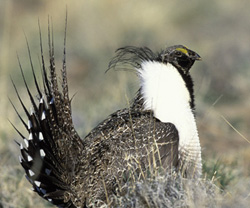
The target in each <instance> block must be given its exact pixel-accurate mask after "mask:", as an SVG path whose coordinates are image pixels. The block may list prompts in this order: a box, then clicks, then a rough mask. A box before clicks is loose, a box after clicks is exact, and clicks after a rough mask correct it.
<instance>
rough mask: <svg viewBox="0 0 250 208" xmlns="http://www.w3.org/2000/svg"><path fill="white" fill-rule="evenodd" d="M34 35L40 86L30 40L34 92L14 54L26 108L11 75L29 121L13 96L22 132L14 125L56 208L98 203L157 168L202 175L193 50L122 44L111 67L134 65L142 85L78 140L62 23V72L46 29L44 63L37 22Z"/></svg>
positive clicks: (33, 176) (32, 172)
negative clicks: (157, 49)
mask: <svg viewBox="0 0 250 208" xmlns="http://www.w3.org/2000/svg"><path fill="white" fill-rule="evenodd" d="M39 32H40V52H41V63H42V64H41V65H42V67H41V68H42V69H41V71H42V80H43V81H42V86H40V85H39V82H38V79H37V76H36V72H35V69H34V68H35V67H34V65H33V63H32V57H31V51H30V48H29V44H28V42H27V48H28V54H29V60H30V65H31V71H32V76H33V80H34V85H35V87H36V90H37V95H35V96H33V95H32V93H31V91H30V89H29V86H28V84H27V81H26V78H25V75H24V72H23V68H22V65H21V63H20V60H19V58H18V62H19V67H20V70H21V75H22V78H23V81H24V85H25V87H26V90H27V94H28V95H27V96H28V97H29V100H30V102H31V110H30V111H29V110H28V108H27V107H26V106H25V104H24V102H23V97H21V95H20V94H19V92H18V89H17V86H16V85H15V83H14V81H13V80H12V83H13V86H14V89H15V92H16V94H17V97H18V99H19V101H20V104H21V106H22V108H23V110H24V113H25V115H26V117H27V121H26V120H25V119H24V118H23V117H22V116H21V114H20V113H19V112H18V110H17V107H16V105H14V103H13V102H12V101H11V100H10V102H11V104H12V106H13V108H14V110H15V111H16V113H17V115H18V117H19V119H20V121H21V123H22V124H23V125H24V127H25V129H26V132H27V133H26V134H24V133H22V132H21V131H20V130H18V129H17V128H16V127H15V126H14V125H13V124H12V125H13V127H14V128H15V130H16V131H17V132H18V134H19V135H20V137H21V138H22V141H21V142H17V143H18V145H19V147H20V156H19V161H20V164H21V165H22V167H23V169H24V170H25V173H26V178H27V180H28V181H29V182H30V183H31V184H32V187H33V190H34V192H36V193H37V194H38V195H40V196H41V197H42V198H44V199H45V200H47V201H49V202H51V203H52V204H54V205H56V206H58V207H68V208H76V207H91V206H93V205H95V204H96V203H99V202H103V203H111V202H110V198H109V196H111V195H114V194H122V193H123V192H124V191H126V189H125V188H124V187H125V184H126V183H128V182H131V181H133V180H141V179H145V178H146V177H147V175H148V174H150V173H152V172H153V171H155V170H159V171H160V169H163V170H164V171H166V172H167V171H172V172H175V173H180V174H182V175H183V177H186V178H200V177H201V174H202V160H201V147H200V142H199V135H198V130H197V125H196V121H195V100H194V89H193V80H192V78H191V75H190V69H191V68H192V66H193V64H194V62H195V61H198V60H201V57H200V56H199V55H198V53H196V52H194V51H192V50H191V49H189V48H187V47H186V46H183V45H174V46H170V47H167V48H165V49H164V50H161V51H160V52H156V53H155V52H153V51H152V50H151V49H149V48H148V47H136V46H126V47H122V48H119V49H118V50H117V51H116V55H115V56H114V57H113V58H112V59H111V61H110V63H109V65H108V70H110V69H113V68H121V69H122V68H126V67H129V68H131V69H132V70H133V71H134V72H135V74H136V75H137V76H138V79H139V81H140V84H139V85H140V86H139V89H138V91H137V93H136V95H135V97H134V98H133V99H132V101H131V104H130V105H129V106H128V107H127V108H124V109H120V110H117V111H116V112H114V113H112V114H111V115H109V116H108V117H107V118H106V119H105V120H104V121H102V122H100V123H99V124H98V125H97V126H96V127H95V128H94V129H93V130H92V131H90V132H89V134H87V135H86V136H85V137H84V138H81V137H80V136H79V135H78V133H77V131H76V129H75V127H74V124H73V120H72V109H71V98H70V96H69V92H68V88H69V86H68V82H67V69H66V26H65V35H64V36H65V37H64V49H63V61H62V68H61V77H60V76H59V75H57V73H56V64H55V58H54V57H55V54H54V42H53V35H52V34H53V33H52V34H51V29H50V26H49V29H48V39H49V40H48V43H49V44H48V45H49V46H48V47H49V61H48V62H49V66H48V67H46V64H45V63H46V61H45V56H44V52H43V42H42V35H41V29H40V25H39ZM26 41H27V40H26ZM47 68H48V70H47ZM59 80H60V82H59ZM59 83H61V84H59ZM60 85H61V86H60Z"/></svg>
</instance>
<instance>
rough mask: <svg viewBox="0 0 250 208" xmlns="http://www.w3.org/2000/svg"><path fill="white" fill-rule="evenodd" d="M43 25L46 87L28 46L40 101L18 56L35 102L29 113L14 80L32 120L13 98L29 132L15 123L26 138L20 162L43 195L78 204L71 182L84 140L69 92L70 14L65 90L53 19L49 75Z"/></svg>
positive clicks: (63, 203) (55, 201)
mask: <svg viewBox="0 0 250 208" xmlns="http://www.w3.org/2000/svg"><path fill="white" fill-rule="evenodd" d="M38 25H39V34H40V47H41V62H42V76H43V89H41V88H40V87H39V85H38V81H37V78H36V74H35V70H34V67H33V63H32V58H31V52H30V48H29V44H28V41H27V38H26V41H27V49H28V54H29V60H30V65H31V70H32V75H33V79H34V83H35V86H36V90H37V93H38V101H37V100H36V99H34V98H33V96H32V93H31V92H30V90H29V87H28V85H27V82H26V79H25V76H24V73H23V69H22V65H21V63H20V60H19V57H18V63H19V67H20V71H21V74H22V77H23V81H24V84H25V87H26V90H27V93H28V96H29V98H30V102H31V104H32V110H31V112H30V113H29V112H28V110H27V108H26V106H25V105H24V103H23V101H22V98H21V96H20V95H19V93H18V90H17V87H16V85H15V84H14V82H13V81H12V83H13V86H14V89H15V91H16V94H17V97H18V99H19V101H20V103H21V105H22V108H23V110H24V112H25V114H26V116H27V118H28V123H27V124H26V122H25V121H24V119H23V118H22V117H21V116H20V114H19V113H18V111H17V109H16V107H15V106H14V104H13V103H12V102H11V101H10V102H11V104H12V106H13V107H14V110H15V111H16V112H17V115H18V117H19V118H20V120H21V122H22V123H23V125H24V127H25V128H26V130H27V131H28V133H29V136H28V137H25V136H24V135H23V134H22V133H21V132H20V131H19V130H18V129H17V128H16V127H15V126H14V128H15V130H16V131H17V132H18V134H19V135H20V136H21V137H22V138H23V142H22V143H20V144H19V143H18V144H19V146H20V150H21V156H20V157H19V159H20V163H21V165H22V166H23V168H24V169H25V172H26V178H27V179H28V181H29V182H30V183H31V184H32V185H33V189H34V191H35V192H37V193H38V194H39V195H40V196H41V197H43V198H44V199H46V200H48V201H50V202H51V203H53V204H55V205H57V206H59V207H72V208H73V207H75V206H74V205H73V203H72V196H73V195H74V193H72V192H71V190H72V189H71V185H72V183H73V180H74V175H75V171H77V170H76V169H75V167H77V165H78V162H79V158H80V157H79V156H80V155H81V153H82V149H83V146H84V145H83V142H82V141H81V139H80V137H79V136H78V134H77V132H76V131H75V129H74V126H73V122H72V116H71V103H70V99H69V94H68V84H67V74H66V29H67V15H66V20H65V36H64V50H63V65H62V70H61V75H62V86H61V87H62V91H60V90H59V85H58V81H57V75H56V70H55V69H56V66H55V58H54V41H53V30H52V32H51V28H52V27H51V26H50V21H48V45H49V60H50V61H49V73H50V77H48V74H47V71H46V66H45V61H44V55H43V46H42V35H41V28H40V24H39V22H38Z"/></svg>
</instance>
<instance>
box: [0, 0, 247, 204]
mask: <svg viewBox="0 0 250 208" xmlns="http://www.w3.org/2000/svg"><path fill="white" fill-rule="evenodd" d="M66 5H67V8H68V16H69V18H68V33H67V39H68V40H67V66H68V75H69V85H70V93H71V95H73V94H74V93H76V96H75V98H74V100H73V103H72V105H73V106H72V108H73V116H74V122H75V125H76V128H77V130H78V132H79V134H80V135H83V136H84V135H85V134H86V133H87V132H88V131H89V130H90V129H91V128H93V127H94V126H95V125H96V124H97V123H98V122H99V121H101V120H102V119H104V118H105V117H106V116H107V115H108V114H110V113H112V112H113V111H114V110H116V109H118V108H121V107H124V106H126V105H127V100H128V99H127V97H128V98H129V99H130V98H131V97H132V96H133V94H134V93H135V91H136V88H137V82H136V77H135V76H134V75H133V74H131V73H127V72H123V71H119V72H114V71H110V72H109V73H107V74H104V71H105V70H106V69H107V65H108V62H109V60H110V58H111V57H112V56H113V54H114V50H115V49H116V48H118V47H120V46H124V45H137V46H148V47H150V48H152V49H153V50H158V49H160V48H164V47H165V46H169V45H172V44H184V45H186V46H188V47H190V48H191V49H193V50H195V51H197V52H199V54H200V55H201V56H202V58H203V61H202V62H199V63H196V64H195V66H194V67H193V69H192V74H193V78H194V81H195V86H196V89H195V92H196V104H197V123H198V128H199V133H200V138H201V143H202V147H203V160H204V163H205V164H204V178H206V180H203V181H201V182H195V183H194V182H192V181H189V182H187V183H191V185H189V187H190V191H184V192H183V190H180V192H178V194H180V195H181V196H180V198H178V197H177V198H176V199H177V200H176V203H179V205H180V206H183V205H189V206H191V207H194V206H196V205H197V204H192V203H193V202H194V201H197V200H196V198H192V199H195V200H193V201H192V200H191V201H189V202H187V201H186V202H185V203H186V204H185V203H184V202H183V199H185V200H186V199H188V198H182V196H183V195H185V194H187V193H191V194H193V190H195V189H197V188H199V189H198V190H199V193H200V194H201V195H199V197H198V198H199V199H200V201H202V200H203V201H205V204H202V205H207V204H206V200H208V201H207V202H208V204H209V206H210V207H216V206H219V207H220V206H222V207H247V206H248V205H249V204H250V144H249V140H250V138H249V135H250V128H249V126H250V113H249V112H250V94H249V89H250V82H249V80H250V59H249V57H250V47H249V45H250V39H249V34H250V22H249V21H248V20H249V18H250V15H249V11H248V8H249V7H250V2H249V1H247V0H245V1H241V2H240V3H239V2H237V1H233V0H229V1H226V2H225V1H221V2H218V1H215V0H211V1H206V2H205V1H204V2H203V1H194V0H191V1H188V2H184V1H179V0H177V1H171V2H170V1H169V2H168V1H159V2H157V3H156V2H154V1H152V2H151V1H142V0H138V1H130V0H128V1H122V2H120V3H118V2H117V1H113V0H105V1H98V0H93V1H81V3H80V1H77V0H72V1H66V0H54V1H49V0H47V1H46V0H44V1H31V0H22V1H17V0H16V1H15V0H13V1H8V0H3V1H1V2H0V46H1V47H0V97H1V99H0V106H1V107H0V119H1V120H0V167H1V168H0V207H13V208H14V207H20V208H23V207H26V208H28V207H38V208H39V207H49V206H50V205H49V204H47V203H46V202H44V201H43V200H42V199H40V198H39V197H38V196H36V195H35V194H34V193H32V191H31V190H30V185H29V184H28V182H27V181H26V180H25V177H24V173H23V171H22V169H21V166H20V165H19V163H18V154H19V152H18V151H19V150H18V147H17V145H15V142H14V140H19V141H20V138H18V135H17V134H16V133H15V131H14V129H13V128H12V127H11V125H10V124H9V122H8V119H9V120H11V121H12V122H13V123H14V124H15V125H16V126H17V127H18V128H20V129H22V127H21V124H20V122H19V121H18V118H17V116H16V114H15V113H14V110H13V109H12V107H11V105H10V103H9V101H8V97H10V98H11V99H12V100H13V102H14V103H18V102H17V99H16V97H15V95H14V90H13V88H12V86H11V83H10V79H9V75H11V76H12V78H13V79H14V80H15V82H16V84H17V86H18V88H19V90H20V93H21V95H22V96H23V97H24V99H25V98H26V99H28V96H26V94H25V90H24V88H23V87H24V85H23V83H22V82H21V78H20V72H19V70H18V63H17V59H16V51H17V52H18V54H19V56H20V59H21V62H22V64H23V68H24V71H25V74H26V75H27V78H28V79H29V77H31V76H30V66H29V63H28V56H27V50H26V43H25V35H24V33H25V34H26V36H27V38H28V40H29V43H30V46H31V50H32V55H33V60H34V64H35V67H36V68H37V71H38V72H39V70H40V66H39V59H38V58H37V57H38V54H39V41H38V26H37V20H38V18H40V23H41V26H42V31H43V37H44V45H45V44H46V31H47V28H46V27H47V17H48V14H49V15H51V17H52V18H53V23H54V26H53V27H54V36H55V42H56V54H57V58H58V69H59V68H60V67H61V65H60V64H61V63H60V62H61V58H62V43H63V29H64V18H65V10H66ZM96 83H98V84H96ZM29 84H30V86H31V88H32V87H33V86H32V82H31V80H30V81H29ZM25 103H26V104H27V105H29V104H28V103H29V102H28V100H25ZM18 109H21V107H20V106H18ZM178 180H182V179H176V180H170V181H172V183H173V187H174V186H175V183H176V181H178ZM158 181H159V182H160V184H161V185H162V186H157V187H155V185H154V184H155V183H157V182H158ZM210 181H212V182H210ZM181 182H183V181H181ZM166 183H169V177H167V176H166V177H164V178H162V176H161V177H159V178H155V181H153V182H152V180H151V179H149V180H148V181H146V182H145V183H143V184H142V183H140V182H138V184H136V186H132V187H131V192H129V194H130V196H127V197H130V198H131V197H134V196H135V195H136V194H134V193H137V194H138V193H139V194H140V195H143V196H144V197H147V194H142V190H143V191H145V190H148V193H161V192H162V190H164V187H165V186H164V184H166ZM184 183H185V182H184ZM199 183H201V184H199ZM213 183H214V184H215V185H216V186H217V187H219V188H220V190H219V191H218V190H217V188H214V186H213ZM203 193H205V194H204V195H202V194H203ZM195 194H197V193H194V195H195ZM130 198H126V197H125V198H123V199H117V200H120V201H122V200H123V201H124V202H128V201H129V200H127V199H130ZM156 198H157V197H156ZM137 199H138V198H137ZM182 202H183V203H184V204H181V203H182ZM209 202H211V203H209ZM151 205H152V204H151ZM172 205H173V204H172ZM180 206H179V207H180ZM124 207H125V206H124ZM156 207H160V206H158V205H157V206H156ZM175 207H178V206H177V205H176V204H175Z"/></svg>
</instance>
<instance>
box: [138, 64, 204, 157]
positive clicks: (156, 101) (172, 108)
mask: <svg viewBox="0 0 250 208" xmlns="http://www.w3.org/2000/svg"><path fill="white" fill-rule="evenodd" d="M141 66H142V69H139V70H138V71H139V76H140V78H141V88H142V96H143V98H144V101H145V102H144V109H145V110H152V111H153V112H154V116H155V117H156V118H157V119H159V120H160V121H162V122H170V123H173V124H174V125H175V127H176V128H177V130H178V133H179V149H180V150H182V149H183V150H190V151H191V152H192V150H194V151H195V152H198V155H197V154H190V155H189V154H188V155H189V159H191V160H197V159H198V160H201V159H200V142H199V136H198V132H197V127H196V122H195V118H194V114H193V112H192V109H191V108H190V104H189V103H190V99H191V98H190V94H189V91H188V89H187V87H186V85H185V82H184V80H183V78H182V77H181V75H180V74H179V72H178V71H177V70H176V69H175V67H174V66H173V65H171V64H164V63H159V62H152V61H146V62H143V63H142V65H141ZM190 151H188V152H190ZM191 152H190V153H191ZM197 157H198V158H197Z"/></svg>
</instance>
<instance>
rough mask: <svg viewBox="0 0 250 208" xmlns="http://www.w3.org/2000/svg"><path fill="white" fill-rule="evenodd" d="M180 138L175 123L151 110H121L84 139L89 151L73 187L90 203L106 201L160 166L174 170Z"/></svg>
mask: <svg viewBox="0 0 250 208" xmlns="http://www.w3.org/2000/svg"><path fill="white" fill-rule="evenodd" d="M178 142H179V137H178V132H177V130H176V128H175V126H174V125H173V124H171V123H162V122H160V121H159V120H157V119H155V118H154V117H153V116H152V113H151V112H135V111H134V112H133V111H132V112H130V111H129V110H128V109H124V110H120V111H117V112H116V113H114V114H112V115H110V116H109V117H108V118H107V119H106V120H104V121H103V122H102V123H100V124H99V125H98V126H97V127H96V128H95V129H93V130H92V131H91V132H90V133H89V134H88V135H87V136H86V138H85V139H84V144H85V146H86V149H85V151H86V152H84V154H83V155H82V164H81V168H82V169H81V170H80V174H79V178H78V180H77V183H76V184H77V185H76V186H75V187H74V188H73V189H75V190H80V189H81V191H80V192H78V194H77V195H78V196H76V198H80V197H83V198H82V202H81V203H83V201H85V200H86V201H85V202H86V203H87V204H90V203H91V202H92V201H94V200H96V199H99V200H103V201H106V197H107V195H112V194H114V193H117V192H122V187H123V186H124V184H126V183H127V182H129V180H134V179H135V178H137V180H140V178H143V177H146V174H148V172H150V171H155V170H157V169H158V168H165V169H166V170H172V168H174V167H176V166H177V163H178ZM75 192H76V191H75ZM78 205H80V203H79V204H78ZM76 206H77V205H76Z"/></svg>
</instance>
